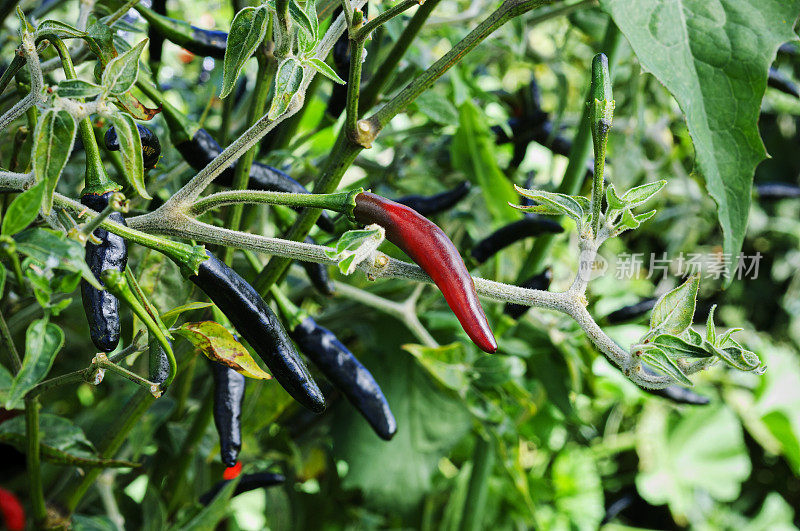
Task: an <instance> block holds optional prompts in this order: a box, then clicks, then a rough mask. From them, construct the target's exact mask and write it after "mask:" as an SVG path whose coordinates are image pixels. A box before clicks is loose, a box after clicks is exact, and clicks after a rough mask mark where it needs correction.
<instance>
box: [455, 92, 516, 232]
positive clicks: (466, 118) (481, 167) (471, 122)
mask: <svg viewBox="0 0 800 531" xmlns="http://www.w3.org/2000/svg"><path fill="white" fill-rule="evenodd" d="M488 123H489V121H488V120H487V119H486V117H485V116H482V113H481V111H480V110H478V108H477V107H475V105H473V104H472V102H470V101H465V102H464V103H462V104H461V107H459V126H458V130H457V131H456V134H455V136H453V144H452V146H451V148H450V155H451V157H452V159H453V166H454V167H455V168H456V169H457V170H459V171H461V172H462V173H463V174H464V175H466V176H467V177H468V178H469V179H470V180H471V181H472V182H474V183H475V184H477V185H479V186H480V187H481V192H483V198H484V200H485V201H486V206H487V208H488V209H489V213H490V214H491V216H492V219H493V220H495V221H496V222H498V223H501V222H508V221H514V220H515V219H518V218H519V215H518V214H517V213H516V212H514V209H513V208H510V207H509V206H508V204H509V203H516V202H517V194H516V193H515V192H514V187H513V186H512V185H511V182H510V181H509V180H508V179H506V177H505V175H503V172H502V171H501V170H500V167H499V166H498V165H497V157H496V154H495V151H494V137H493V136H492V134H491V133H490V131H489V126H488V125H487V124H488Z"/></svg>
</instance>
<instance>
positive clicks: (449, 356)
mask: <svg viewBox="0 0 800 531" xmlns="http://www.w3.org/2000/svg"><path fill="white" fill-rule="evenodd" d="M403 350H405V351H406V352H408V353H409V354H411V355H412V356H414V358H416V360H417V361H418V362H419V364H420V365H421V366H422V367H424V368H425V369H426V370H427V371H428V373H430V375H431V376H432V377H433V378H434V379H436V380H437V381H438V382H439V383H440V384H442V385H443V386H444V387H447V388H448V389H451V390H453V391H455V392H456V393H458V394H459V395H461V396H464V395H465V394H466V392H467V389H468V388H469V384H470V372H471V370H472V368H471V367H470V365H469V364H468V363H467V361H466V353H465V352H464V345H462V344H461V343H453V344H450V345H443V346H441V347H426V346H425V345H416V344H411V345H403Z"/></svg>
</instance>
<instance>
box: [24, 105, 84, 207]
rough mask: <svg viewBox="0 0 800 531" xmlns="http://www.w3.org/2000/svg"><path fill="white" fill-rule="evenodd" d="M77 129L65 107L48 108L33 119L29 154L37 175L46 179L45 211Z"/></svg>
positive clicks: (43, 202) (44, 180) (50, 201)
mask: <svg viewBox="0 0 800 531" xmlns="http://www.w3.org/2000/svg"><path fill="white" fill-rule="evenodd" d="M76 132H77V126H76V124H75V120H74V119H73V118H72V115H70V114H69V113H68V112H67V111H57V110H55V109H49V110H47V111H46V112H45V113H44V114H43V115H42V117H41V118H39V120H38V121H37V122H36V130H35V132H34V134H33V154H32V155H31V158H32V159H33V174H34V175H35V176H36V179H37V180H38V181H43V182H45V183H46V184H45V190H44V197H43V199H42V212H44V214H45V215H48V214H50V209H52V208H53V193H54V192H55V191H56V185H57V184H58V178H59V177H61V172H62V171H63V170H64V166H65V165H66V164H67V160H68V159H69V154H70V153H72V145H73V143H74V142H75V133H76Z"/></svg>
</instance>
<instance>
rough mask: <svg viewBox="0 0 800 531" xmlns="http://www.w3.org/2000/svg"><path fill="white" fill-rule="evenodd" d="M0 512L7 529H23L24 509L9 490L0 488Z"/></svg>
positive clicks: (19, 530)
mask: <svg viewBox="0 0 800 531" xmlns="http://www.w3.org/2000/svg"><path fill="white" fill-rule="evenodd" d="M0 514H2V515H3V522H2V523H4V524H5V527H3V529H8V530H9V531H22V530H23V529H25V509H23V508H22V504H21V503H20V502H19V499H18V498H17V497H16V496H15V495H14V494H13V493H12V492H10V491H7V490H6V489H3V488H0Z"/></svg>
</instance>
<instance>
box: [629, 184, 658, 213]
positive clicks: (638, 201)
mask: <svg viewBox="0 0 800 531" xmlns="http://www.w3.org/2000/svg"><path fill="white" fill-rule="evenodd" d="M666 184H667V181H656V182H654V183H647V184H643V185H641V186H637V187H635V188H631V189H630V190H628V191H627V192H625V195H623V196H622V200H623V201H624V202H625V203H626V205H627V206H628V207H630V208H635V207H637V206H639V205H643V204H644V203H646V202H648V201H649V200H650V199H651V198H652V197H653V196H654V195H656V194H657V193H658V192H660V191H661V189H662V188H664V186H665V185H666Z"/></svg>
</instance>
